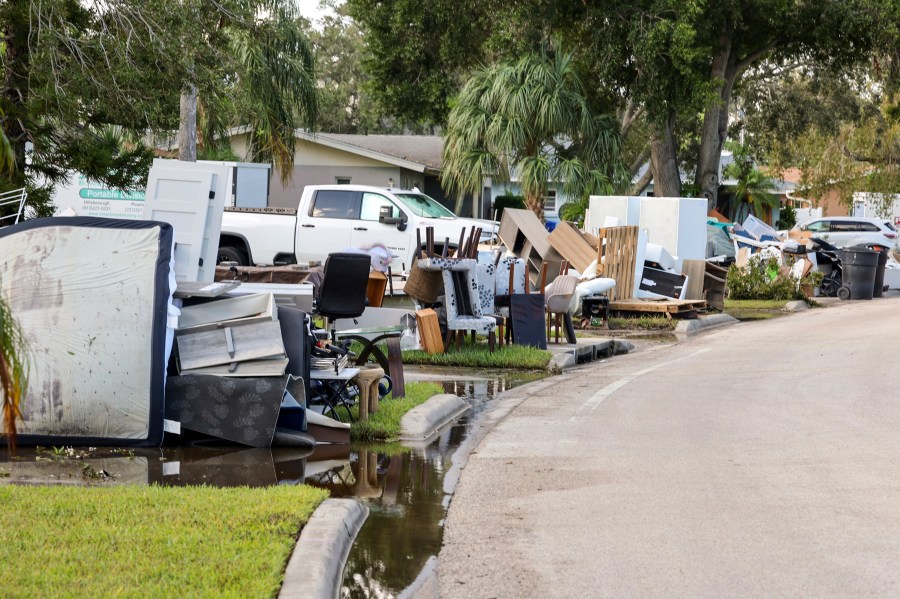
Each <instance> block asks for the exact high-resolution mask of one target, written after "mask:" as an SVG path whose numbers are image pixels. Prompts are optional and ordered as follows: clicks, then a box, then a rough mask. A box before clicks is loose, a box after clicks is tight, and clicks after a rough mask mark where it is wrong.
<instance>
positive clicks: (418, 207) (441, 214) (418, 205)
mask: <svg viewBox="0 0 900 599" xmlns="http://www.w3.org/2000/svg"><path fill="white" fill-rule="evenodd" d="M394 195H395V196H396V197H397V198H398V199H399V200H400V201H401V202H403V203H404V204H406V206H407V207H408V208H409V209H410V210H412V211H413V213H414V214H416V215H417V216H424V217H425V218H447V217H449V218H456V215H455V214H453V213H452V212H450V211H449V210H447V209H446V208H444V207H443V206H441V205H440V204H438V203H437V202H436V201H435V200H433V199H431V198H429V197H428V196H427V195H423V194H421V193H395V194H394Z"/></svg>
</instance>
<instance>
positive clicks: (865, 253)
mask: <svg viewBox="0 0 900 599" xmlns="http://www.w3.org/2000/svg"><path fill="white" fill-rule="evenodd" d="M878 254H879V252H876V251H875V250H870V249H867V248H859V247H857V248H848V249H845V250H842V251H841V267H842V268H843V271H844V272H843V285H844V286H843V287H841V289H840V290H838V297H840V298H841V299H855V300H856V299H859V300H862V299H872V295H873V294H874V292H875V272H876V271H877V270H878ZM882 276H883V275H882ZM882 280H883V279H882Z"/></svg>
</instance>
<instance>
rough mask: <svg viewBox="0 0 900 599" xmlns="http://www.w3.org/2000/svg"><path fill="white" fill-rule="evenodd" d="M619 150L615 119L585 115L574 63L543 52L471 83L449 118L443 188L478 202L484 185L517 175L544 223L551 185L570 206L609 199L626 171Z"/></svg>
mask: <svg viewBox="0 0 900 599" xmlns="http://www.w3.org/2000/svg"><path fill="white" fill-rule="evenodd" d="M621 145H622V144H621V137H620V135H619V130H618V125H617V123H616V120H615V118H614V117H612V116H611V115H595V114H593V113H592V112H591V110H590V107H589V106H588V102H587V100H586V98H585V94H584V87H583V86H582V83H581V80H580V79H579V77H578V74H577V73H576V71H575V68H574V65H573V61H572V55H571V54H566V53H563V52H557V53H556V54H555V55H553V56H550V55H549V54H548V52H547V50H546V49H545V50H542V51H541V52H540V53H534V54H529V55H527V56H524V57H522V58H521V59H520V60H518V61H515V62H509V63H499V64H494V65H491V66H486V67H482V68H480V69H478V70H477V71H475V73H474V74H473V75H472V76H471V78H470V79H469V81H468V82H467V83H466V85H465V87H464V88H463V90H462V92H461V93H460V96H459V99H458V101H457V104H456V106H454V108H453V110H451V112H450V117H449V120H448V125H447V134H446V138H445V144H444V169H443V175H442V182H443V183H444V185H446V186H448V187H449V188H450V189H451V190H454V191H456V192H457V193H459V194H464V193H473V194H476V193H478V192H480V190H481V189H482V186H483V181H484V179H485V177H493V178H496V179H500V180H507V181H508V180H510V174H511V173H517V174H518V177H519V182H520V185H521V188H522V194H523V195H524V196H525V203H526V205H527V206H528V207H529V208H530V209H531V210H533V211H534V212H535V214H537V215H538V217H539V218H543V212H544V198H545V197H546V195H547V186H548V182H550V181H557V182H561V183H562V184H563V186H562V192H563V193H564V194H565V195H566V196H568V197H570V198H583V197H587V196H588V195H590V194H598V193H610V192H611V190H612V183H613V181H614V179H616V178H617V177H619V176H620V174H621V173H622V172H623V170H624V167H623V166H622V164H621V159H620V156H619V151H620V148H621Z"/></svg>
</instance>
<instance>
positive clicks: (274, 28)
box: [214, 0, 319, 182]
mask: <svg viewBox="0 0 900 599" xmlns="http://www.w3.org/2000/svg"><path fill="white" fill-rule="evenodd" d="M240 7H241V8H242V9H243V11H245V12H240V13H238V14H239V16H238V17H237V18H230V19H227V20H226V21H225V23H226V26H225V27H224V29H223V33H224V37H225V38H226V41H225V46H224V48H225V51H226V52H227V54H228V55H229V56H231V57H233V58H234V63H231V64H230V63H226V66H231V67H232V68H231V69H222V70H221V71H220V77H222V79H224V80H226V81H231V82H232V84H231V85H228V86H223V89H222V90H221V91H219V92H218V96H217V100H218V102H219V103H220V104H221V103H223V102H224V103H225V106H226V107H231V108H232V110H233V112H231V113H229V114H228V116H229V117H230V119H229V121H228V124H230V125H231V126H238V125H243V126H246V127H247V128H248V130H249V132H250V140H249V141H250V152H249V156H248V157H247V158H248V159H250V160H253V161H264V162H272V163H273V164H275V165H276V167H277V168H278V171H279V173H280V174H281V180H282V182H286V181H289V180H290V178H291V176H292V175H293V169H294V155H295V152H296V148H295V139H294V130H295V129H297V128H298V127H305V128H307V129H312V128H314V126H315V124H316V122H317V120H318V115H319V104H318V95H317V91H316V85H317V81H316V70H315V65H316V62H315V57H314V55H313V49H312V45H311V44H310V42H309V40H308V38H307V37H306V33H305V27H306V26H307V22H306V21H305V20H303V19H299V18H298V16H297V8H296V5H295V4H294V3H293V2H291V0H255V1H253V2H249V3H245V4H244V5H241V6H240ZM263 11H264V12H265V13H266V18H257V15H259V13H260V12H263ZM225 16H226V15H223V18H224V17H225ZM223 91H224V92H227V93H228V94H229V95H230V96H231V98H228V97H226V96H224V95H223ZM214 112H215V111H214ZM218 133H219V137H223V138H224V137H225V136H226V132H225V131H219V132H218Z"/></svg>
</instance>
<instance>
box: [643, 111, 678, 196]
mask: <svg viewBox="0 0 900 599" xmlns="http://www.w3.org/2000/svg"><path fill="white" fill-rule="evenodd" d="M674 129H675V113H674V112H672V113H670V114H669V117H668V120H667V123H666V124H665V126H660V125H659V124H654V125H653V126H652V128H651V133H650V170H651V171H652V172H653V195H654V196H656V197H660V198H677V197H680V196H681V175H680V173H679V172H678V158H677V154H676V150H675V135H674V131H673V130H674Z"/></svg>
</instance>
